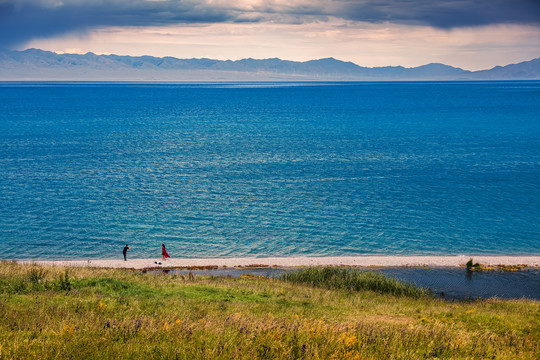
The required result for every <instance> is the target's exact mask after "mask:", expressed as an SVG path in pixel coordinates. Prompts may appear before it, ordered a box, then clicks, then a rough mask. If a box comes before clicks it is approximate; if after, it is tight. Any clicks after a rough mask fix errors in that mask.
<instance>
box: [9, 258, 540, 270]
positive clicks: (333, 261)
mask: <svg viewBox="0 0 540 360" xmlns="http://www.w3.org/2000/svg"><path fill="white" fill-rule="evenodd" d="M471 258H472V259H473V261H474V262H475V263H480V264H482V265H489V266H498V265H501V266H524V267H540V256H468V255H458V256H377V255H375V256H330V257H299V256H296V257H265V258H256V257H239V258H199V259H183V258H172V259H171V258H169V259H167V260H166V261H162V260H161V259H160V258H154V259H129V258H128V260H127V261H124V260H123V259H87V260H15V262H17V263H19V264H27V265H31V264H36V265H49V266H73V267H93V268H118V269H131V270H145V269H219V268H257V267H278V268H294V267H304V266H353V267H460V266H462V267H463V266H465V264H466V263H467V261H469V259H471Z"/></svg>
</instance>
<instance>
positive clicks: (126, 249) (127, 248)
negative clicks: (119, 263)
mask: <svg viewBox="0 0 540 360" xmlns="http://www.w3.org/2000/svg"><path fill="white" fill-rule="evenodd" d="M129 249H131V248H130V247H129V245H128V244H126V246H125V247H124V251H123V253H124V261H127V259H126V254H127V251H128V250H129Z"/></svg>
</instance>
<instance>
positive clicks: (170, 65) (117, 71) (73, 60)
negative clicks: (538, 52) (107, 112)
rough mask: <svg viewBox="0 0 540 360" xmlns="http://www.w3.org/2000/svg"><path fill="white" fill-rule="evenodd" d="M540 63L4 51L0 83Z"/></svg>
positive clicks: (414, 76)
mask: <svg viewBox="0 0 540 360" xmlns="http://www.w3.org/2000/svg"><path fill="white" fill-rule="evenodd" d="M535 79H540V58H537V59H534V60H530V61H525V62H521V63H519V64H510V65H506V66H496V67H494V68H492V69H489V70H482V71H468V70H463V69H461V68H457V67H453V66H449V65H445V64H438V63H431V64H427V65H422V66H418V67H413V68H406V67H403V66H385V67H372V68H370V67H362V66H359V65H356V64H354V63H352V62H346V61H341V60H337V59H334V58H325V59H318V60H310V61H305V62H297V61H289V60H281V59H278V58H271V59H260V60H259V59H251V58H249V59H242V60H236V61H232V60H213V59H205V58H202V59H179V58H175V57H153V56H122V55H96V54H94V53H86V54H84V55H80V54H57V53H54V52H50V51H44V50H39V49H28V50H25V51H11V50H0V80H1V81H24V80H66V81H77V80H80V81H235V80H236V81H287V80H289V81H317V80H318V81H363V80H364V81H389V80H535Z"/></svg>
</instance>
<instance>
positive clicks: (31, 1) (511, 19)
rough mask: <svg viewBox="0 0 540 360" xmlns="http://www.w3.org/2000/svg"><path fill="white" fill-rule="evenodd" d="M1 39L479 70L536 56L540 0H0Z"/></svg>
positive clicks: (16, 46) (122, 50)
mask: <svg viewBox="0 0 540 360" xmlns="http://www.w3.org/2000/svg"><path fill="white" fill-rule="evenodd" d="M0 48H8V49H13V50H24V49H27V48H39V49H43V50H49V51H55V52H58V53H63V52H65V53H86V52H94V53H97V54H119V55H133V56H140V55H152V56H159V57H163V56H174V57H178V58H203V57H206V58H212V59H221V60H226V59H231V60H238V59H243V58H255V59H264V58H274V57H278V58H280V59H285V60H293V61H307V60H312V59H320V58H326V57H334V58H336V59H339V60H343V61H352V62H354V63H356V64H358V65H361V66H370V67H375V66H395V65H403V66H407V67H413V66H419V65H423V64H427V63H432V62H438V63H445V64H448V65H452V66H457V67H461V68H463V69H467V70H480V69H487V68H491V67H493V66H495V65H506V64H510V63H516V62H521V61H526V60H531V59H533V58H538V57H540V0H440V1H437V0H268V1H262V0H237V1H234V0H0Z"/></svg>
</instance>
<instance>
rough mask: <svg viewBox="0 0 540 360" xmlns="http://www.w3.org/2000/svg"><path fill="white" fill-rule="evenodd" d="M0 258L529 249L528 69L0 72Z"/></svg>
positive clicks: (535, 138)
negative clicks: (386, 74) (297, 76)
mask: <svg viewBox="0 0 540 360" xmlns="http://www.w3.org/2000/svg"><path fill="white" fill-rule="evenodd" d="M0 212H1V214H0V259H79V258H119V257H121V251H122V248H123V247H124V245H125V244H126V243H129V244H130V245H131V246H132V250H131V251H130V257H131V258H151V257H156V256H158V257H159V255H160V245H161V243H165V244H166V245H167V249H168V250H169V253H170V254H171V256H173V257H190V258H193V257H231V256H293V255H295V256H298V255H316V256H339V255H364V254H371V255H377V254H380V255H413V254H415V255H457V254H471V255H472V254H484V255H488V254H489V255H496V254H509V255H523V254H531V255H532V254H534V255H538V254H540V226H539V221H540V82H538V81H530V82H510V81H509V82H387V83H344V84H340V83H328V84H323V83H307V84H301V83H300V84H299V83H263V84H257V83H242V84H103V83H86V84H84V83H0Z"/></svg>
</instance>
